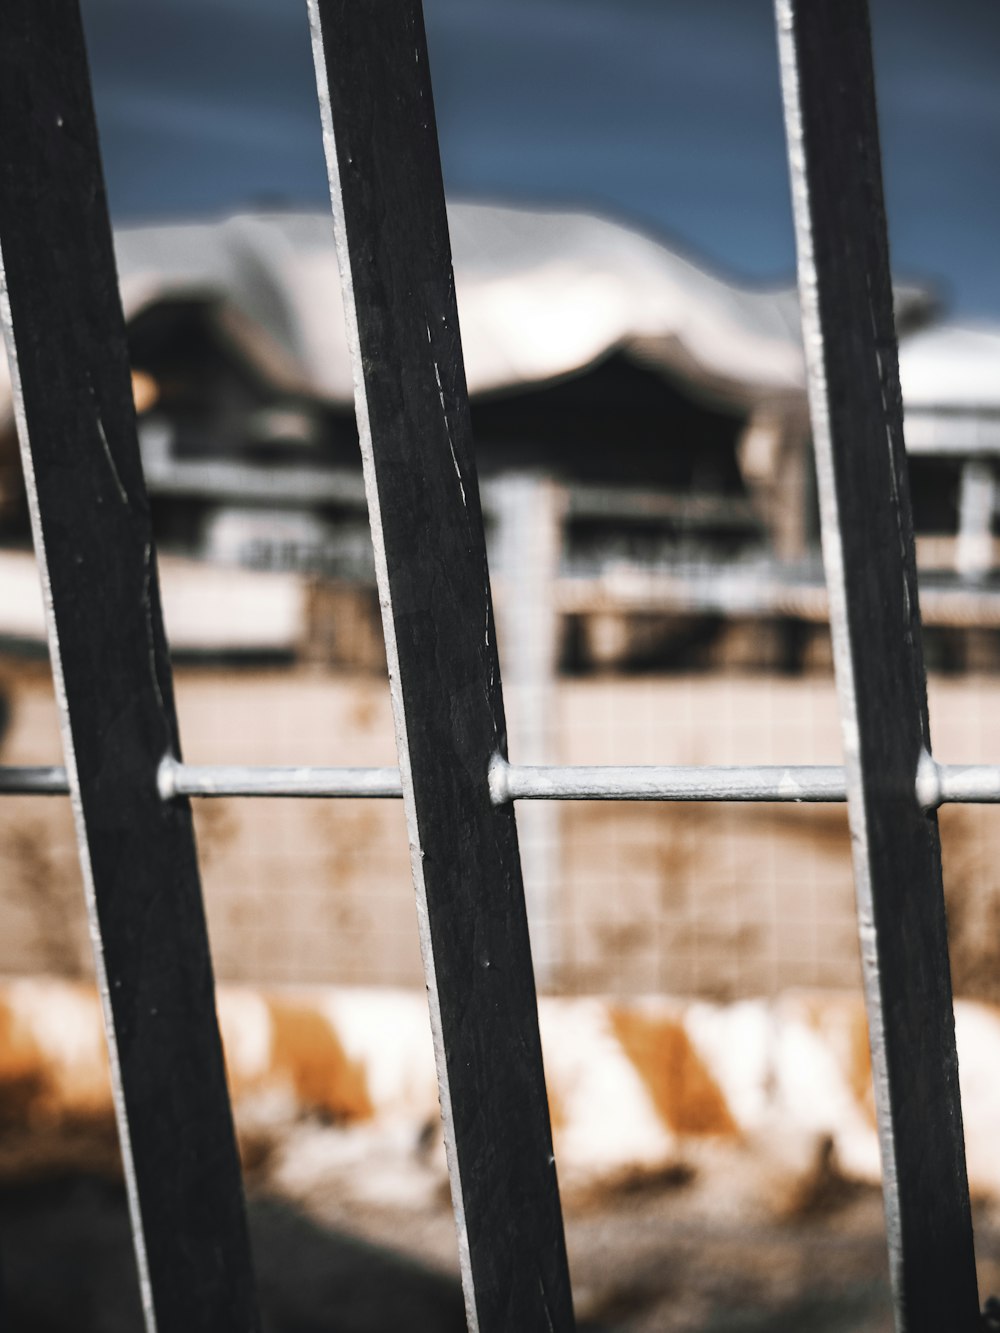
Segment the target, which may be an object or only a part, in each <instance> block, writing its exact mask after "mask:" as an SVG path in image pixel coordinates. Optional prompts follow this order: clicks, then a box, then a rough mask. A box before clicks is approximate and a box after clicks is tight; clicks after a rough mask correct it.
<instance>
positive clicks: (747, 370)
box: [0, 203, 926, 415]
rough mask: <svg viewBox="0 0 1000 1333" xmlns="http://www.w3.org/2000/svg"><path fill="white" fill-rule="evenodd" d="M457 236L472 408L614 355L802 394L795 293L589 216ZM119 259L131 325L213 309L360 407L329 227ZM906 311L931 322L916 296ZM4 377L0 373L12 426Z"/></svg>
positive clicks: (510, 222) (720, 397)
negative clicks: (143, 316)
mask: <svg viewBox="0 0 1000 1333" xmlns="http://www.w3.org/2000/svg"><path fill="white" fill-rule="evenodd" d="M449 221H450V227H451V237H452V247H453V254H454V265H455V278H456V288H457V294H458V304H459V314H460V319H461V325H462V339H463V345H464V349H465V360H466V372H467V377H468V383H469V389H470V392H471V393H472V394H474V395H476V394H485V393H492V392H502V391H504V390H510V389H513V388H515V387H517V386H522V385H525V384H530V383H541V382H545V381H549V380H553V379H558V378H561V377H564V376H567V375H571V374H573V373H575V372H578V371H580V370H582V369H585V368H586V367H587V366H589V365H591V364H594V363H596V362H598V361H600V360H601V359H602V358H603V357H605V356H607V355H609V354H610V353H612V352H614V351H622V352H623V353H625V354H626V355H628V356H630V357H632V358H634V359H635V360H637V361H639V362H641V363H643V364H646V365H648V366H650V367H651V368H653V369H656V370H659V371H661V372H662V373H664V374H667V375H671V376H675V377H677V378H680V379H682V380H683V381H684V382H685V383H686V384H687V385H688V386H689V388H690V389H691V390H692V391H693V392H695V393H698V394H700V395H702V396H704V397H705V398H707V399H708V400H710V401H713V402H716V403H729V404H732V405H733V406H734V407H737V408H748V407H750V406H752V405H753V404H754V403H756V402H758V401H760V400H762V399H771V398H774V397H775V396H784V395H786V394H788V393H793V394H800V393H802V392H803V384H804V370H803V356H802V344H801V334H800V329H799V314H798V301H797V297H796V293H795V291H794V289H792V288H782V289H773V290H752V289H749V288H741V287H737V286H734V285H732V284H731V283H729V282H726V281H724V280H722V279H720V278H718V277H716V276H714V275H712V274H709V273H707V272H705V271H704V270H702V269H700V268H698V267H697V265H695V264H693V263H691V262H690V261H689V260H687V259H684V258H682V257H681V256H679V255H677V254H675V253H673V252H672V251H671V250H669V249H668V248H667V247H666V246H664V245H662V244H660V243H658V242H657V241H655V240H653V239H651V238H649V237H647V236H645V235H643V234H641V233H639V232H636V231H634V230H631V229H630V228H628V227H626V226H623V225H622V224H620V223H616V222H611V221H608V220H606V219H603V218H599V217H594V216H591V215H589V214H583V213H570V212H541V211H536V210H530V209H524V208H513V207H503V206H493V205H485V204H472V203H454V204H451V205H450V206H449ZM115 246H116V251H117V256H118V265H119V272H120V276H121V283H122V295H123V301H124V305H125V310H126V314H127V316H129V317H132V316H134V315H135V314H136V313H138V312H139V311H140V310H141V309H142V308H143V307H145V306H147V305H149V304H151V303H155V302H156V301H159V300H163V299H170V298H175V299H176V298H184V297H192V298H193V297H200V298H208V299H210V300H211V301H213V302H214V303H215V309H216V314H217V317H218V318H219V319H221V320H224V321H225V323H226V327H227V331H228V332H229V334H230V335H232V336H235V337H237V338H238V339H239V341H240V343H241V346H242V347H243V349H244V351H245V352H246V354H247V355H248V356H250V357H252V358H253V359H254V360H255V361H256V362H257V363H258V364H259V365H261V367H262V368H263V369H264V370H265V372H266V373H267V374H269V375H270V376H272V377H273V378H274V379H275V380H276V381H277V382H284V383H287V384H293V385H296V386H298V387H301V388H304V389H308V390H311V391H313V392H316V393H319V394H321V395H322V396H324V397H326V398H328V399H330V400H332V401H334V402H340V403H344V404H348V403H350V402H351V401H352V397H353V394H352V375H351V365H350V357H349V354H348V348H347V340H346V334H345V329H344V319H343V309H342V305H341V297H340V282H339V277H338V273H337V264H336V256H335V253H334V246H333V236H332V223H331V220H330V217H329V214H327V213H280V214H264V215H258V214H245V215H236V216H234V217H230V218H227V219H224V220H222V221H215V222H198V223H190V224H170V225H164V226H144V227H133V228H127V229H122V230H119V231H118V232H117V233H116V236H115ZM897 302H898V304H899V305H900V306H901V308H902V306H903V303H904V302H905V303H907V304H908V305H909V307H910V309H911V310H912V309H913V308H916V309H917V310H919V311H921V312H922V311H923V309H924V307H925V306H926V300H925V297H924V295H923V294H922V293H920V292H914V291H913V290H912V289H911V290H910V291H909V292H901V293H899V295H898V297H897ZM5 370H6V367H5V365H3V363H2V361H0V415H2V414H3V412H4V409H5V408H7V409H8V410H9V385H8V384H7V383H6V375H5V374H4V373H3V372H4V371H5Z"/></svg>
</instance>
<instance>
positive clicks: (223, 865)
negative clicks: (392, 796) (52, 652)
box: [0, 660, 1000, 998]
mask: <svg viewBox="0 0 1000 1333" xmlns="http://www.w3.org/2000/svg"><path fill="white" fill-rule="evenodd" d="M0 690H2V691H3V692H4V693H5V694H6V696H7V699H8V701H9V703H10V705H11V709H12V715H11V722H10V727H9V730H8V732H7V734H6V736H5V738H4V741H3V744H2V747H0V762H4V763H52V762H56V763H57V762H60V751H59V741H58V730H57V726H56V720H55V709H54V704H53V700H52V694H51V687H50V684H49V680H48V671H47V667H46V666H45V665H44V664H42V663H36V664H25V663H23V662H17V661H13V660H7V661H6V662H2V663H0ZM177 690H178V700H179V708H180V712H181V727H182V736H183V739H184V746H185V756H186V758H188V759H189V760H191V761H192V762H201V763H212V762H216V763H222V762H231V763H240V762H245V763H265V762H268V763H317V764H320V763H322V764H357V765H368V764H373V765H380V764H391V763H393V762H394V744H393V737H392V727H391V720H390V714H389V703H388V690H387V686H386V684H385V682H384V681H383V680H380V679H377V678H372V677H345V676H334V675H328V674H324V673H322V672H320V671H316V670H311V669H309V668H304V667H302V668H295V669H291V670H285V669H282V670H278V669H276V670H268V671H263V670H255V671H240V672H234V671H222V670H214V669H213V670H210V669H193V668H191V667H185V668H181V669H180V670H179V671H178V674H177ZM556 711H557V727H556V734H557V738H558V741H557V744H558V750H559V753H558V754H556V755H553V759H554V760H558V761H559V762H564V763H683V764H690V763H750V762H768V763H782V762H789V763H837V762H839V758H840V747H839V735H838V725H837V718H836V709H835V703H834V697H833V688H832V683H831V681H830V680H829V679H828V678H827V677H824V676H816V677H805V678H800V679H780V678H777V677H771V678H760V677H757V678H754V677H737V678H732V679H723V678H720V677H717V676H687V677H671V678H656V679H653V678H648V679H633V680H621V679H600V680H598V679H587V680H564V681H561V682H560V684H559V686H558V688H557V693H556ZM931 718H932V729H933V734H934V737H935V752H936V754H937V756H938V758H940V759H942V760H945V761H948V762H987V761H996V760H997V759H998V757H1000V681H997V680H995V679H991V678H985V677H981V678H963V679H961V680H959V679H954V678H951V679H938V680H934V681H932V686H931ZM516 758H517V756H516V755H512V759H514V760H515V761H516ZM196 822H197V830H198V839H199V848H200V853H201V861H202V867H203V875H204V882H205V892H206V900H207V906H208V915H209V923H210V929H211V933H212V941H213V949H214V954H215V959H216V967H217V971H218V974H219V975H220V976H221V977H225V978H228V979H232V980H254V981H271V982H277V981H304V982H305V981H336V982H345V983H397V984H420V982H421V970H420V962H419V956H418V949H417V943H416V925H415V913H414V909H413V901H412V889H411V886H410V880H409V866H408V858H407V848H406V836H405V829H404V824H403V815H402V808H401V805H400V803H399V802H390V801H385V802H378V801H285V800H269V801H264V800H255V801H250V800H240V801H236V800H221V801H200V802H198V803H197V804H196ZM559 824H560V835H561V843H562V852H561V858H560V861H559V863H558V876H557V882H556V883H555V884H554V886H553V908H552V920H553V926H554V935H555V938H556V941H557V953H558V956H559V958H560V962H559V965H558V967H557V971H556V984H557V986H558V987H559V988H560V989H564V990H569V991H576V990H583V991H602V992H619V993H640V992H646V991H666V992H673V993H695V994H701V995H706V996H711V997H716V998H730V997H733V996H738V995H748V994H770V993H774V992H775V991H777V990H779V989H781V988H783V987H785V986H789V985H800V984H807V985H850V984H853V983H854V982H855V981H856V980H857V976H858V972H857V967H858V964H857V946H856V939H855V927H854V915H853V889H852V885H851V875H850V865H849V843H848V837H847V831H846V817H845V813H844V811H843V810H842V809H838V808H836V807H822V806H789V805H784V806H766V805H762V806H742V807H738V806H732V805H729V806H718V805H660V804H650V805H638V804H598V803H588V804H579V805H564V806H562V807H560V814H559ZM942 830H943V838H944V847H945V875H946V884H947V886H948V899H949V912H950V924H951V932H952V941H953V961H954V965H955V969H956V982H957V988H958V989H959V990H962V991H964V992H965V993H967V994H979V995H984V996H989V997H991V998H1000V979H998V978H1000V809H997V808H990V807H963V808H950V809H946V810H945V811H944V812H943V815H942ZM89 966H90V964H89V944H88V938H87V930H86V924H85V921H84V917H83V911H82V891H81V889H80V884H79V873H78V870H77V867H76V860H75V848H74V843H73V833H72V823H71V819H70V815H69V809H68V802H67V801H66V800H64V799H61V798H51V797H49V798H45V797H32V798H28V797H9V798H6V799H4V800H2V801H0V971H2V972H8V973H32V972H39V971H49V972H58V973H63V974H86V972H87V971H88V970H89Z"/></svg>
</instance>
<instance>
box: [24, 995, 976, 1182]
mask: <svg viewBox="0 0 1000 1333" xmlns="http://www.w3.org/2000/svg"><path fill="white" fill-rule="evenodd" d="M218 1003H219V1017H220V1023H221V1027H222V1032H223V1039H224V1043H225V1048H226V1061H227V1066H228V1070H229V1078H230V1085H231V1089H232V1096H233V1106H234V1112H235V1118H236V1123H237V1127H238V1130H239V1133H240V1138H241V1143H242V1145H243V1148H244V1154H245V1158H246V1160H247V1163H248V1165H250V1166H252V1165H253V1164H255V1163H257V1164H263V1166H262V1169H263V1170H265V1171H266V1172H267V1173H268V1178H269V1179H270V1180H271V1182H272V1183H274V1184H277V1185H278V1186H284V1187H287V1188H288V1189H289V1190H291V1191H292V1192H293V1193H294V1192H302V1191H304V1190H306V1191H307V1190H308V1189H309V1188H310V1183H313V1184H315V1183H316V1182H318V1181H319V1180H321V1179H325V1180H330V1179H331V1178H332V1177H336V1176H338V1175H340V1174H343V1173H348V1174H350V1175H352V1178H353V1180H354V1183H355V1184H356V1185H357V1187H358V1188H359V1189H363V1190H366V1191H367V1192H368V1193H369V1194H370V1193H371V1192H372V1191H374V1192H376V1193H379V1194H380V1195H383V1196H395V1195H400V1196H405V1195H407V1193H408V1192H410V1193H413V1192H414V1191H417V1193H418V1194H419V1192H420V1191H421V1190H426V1189H427V1188H439V1187H440V1185H441V1182H442V1179H443V1171H444V1165H443V1154H442V1153H441V1152H440V1147H439V1144H436V1143H435V1134H436V1131H435V1128H434V1127H435V1126H436V1125H437V1116H438V1111H437V1088H436V1081H435V1072H434V1062H433V1056H432V1048H431V1039H430V1032H429V1026H428V1020H427V1010H426V1002H425V999H424V997H423V995H421V994H419V993H416V992H410V991H393V990H367V989H348V988H339V987H317V988H309V989H296V990H261V989H251V988H246V987H227V986H222V987H220V989H219V1000H218ZM539 1021H540V1026H541V1031H542V1044H543V1049H544V1054H545V1065H546V1076H547V1081H548V1088H549V1100H550V1109H551V1113H552V1125H553V1136H554V1140H555V1149H556V1157H557V1162H558V1165H559V1173H560V1179H561V1181H562V1183H563V1185H564V1186H565V1187H566V1188H568V1189H569V1190H574V1189H576V1188H592V1187H598V1186H601V1185H606V1184H609V1183H614V1182H616V1181H620V1180H622V1179H623V1178H635V1177H636V1176H642V1175H644V1174H650V1175H652V1174H657V1173H661V1172H664V1171H669V1170H672V1169H675V1168H677V1167H692V1166H693V1167H694V1168H696V1169H697V1170H705V1169H710V1166H711V1163H712V1161H713V1160H715V1161H720V1162H722V1161H725V1162H726V1163H728V1164H729V1166H728V1167H727V1169H729V1167H731V1165H732V1163H733V1161H734V1160H737V1159H739V1160H742V1161H744V1162H749V1161H753V1162H756V1163H757V1165H758V1166H759V1168H760V1170H759V1172H758V1177H759V1180H760V1181H761V1182H762V1183H763V1182H764V1181H765V1180H768V1179H770V1180H771V1181H772V1183H773V1181H774V1180H775V1179H778V1180H780V1182H781V1188H782V1189H783V1190H784V1191H785V1193H786V1195H787V1196H788V1197H789V1198H793V1197H795V1196H796V1189H797V1188H798V1186H802V1187H803V1188H808V1185H809V1180H810V1176H811V1175H814V1174H815V1171H816V1169H817V1163H818V1162H820V1161H822V1162H824V1163H825V1164H827V1166H828V1165H829V1163H830V1162H831V1161H832V1162H835V1163H836V1167H837V1169H838V1170H839V1172H840V1173H841V1174H842V1175H844V1176H846V1177H848V1178H850V1179H856V1180H861V1181H870V1182H874V1181H877V1179H878V1176H879V1157H878V1145H877V1140H876V1134H875V1115H874V1104H873V1099H872V1091H871V1075H870V1068H869V1060H868V1046H867V1031H866V1027H865V1016H864V1009H863V1006H862V1003H861V1000H860V998H859V997H856V996H853V995H848V994H841V993H823V992H797V993H790V994H787V995H784V996H782V997H780V998H778V999H775V1000H747V1001H741V1002H737V1003H733V1004H728V1005H719V1004H709V1003H703V1002H698V1001H681V1000H671V999H666V998H655V999H645V1000H634V1001H610V1000H606V999H597V998H583V999H557V998H544V997H543V999H542V1000H541V1002H540V1005H539ZM956 1025H957V1031H958V1049H959V1063H960V1071H961V1082H962V1092H963V1104H964V1115H965V1131H966V1143H967V1152H968V1161H969V1174H970V1180H971V1184H972V1188H973V1191H974V1193H976V1194H979V1195H984V1196H992V1197H998V1198H1000V1136H998V1135H997V1133H996V1126H997V1124H1000V1010H998V1009H995V1008H993V1007H990V1006H986V1005H982V1004H978V1003H973V1002H969V1001H960V1002H959V1003H958V1004H957V1006H956ZM0 1123H2V1125H3V1127H4V1133H3V1134H2V1135H0V1176H3V1175H7V1176H8V1177H9V1176H11V1175H16V1174H23V1173H24V1172H25V1171H29V1170H30V1171H35V1170H39V1169H42V1168H46V1167H48V1168H53V1167H60V1168H64V1167H66V1166H85V1167H88V1168H91V1169H93V1167H94V1166H95V1165H96V1166H98V1167H100V1166H102V1165H103V1164H104V1163H105V1162H106V1161H108V1160H110V1159H112V1158H113V1148H114V1123H113V1110H112V1102H111V1092H110V1080H109V1076H108V1068H107V1058H106V1054H105V1050H104V1040H103V1033H102V1026H101V1015H100V1007H99V1004H98V1000H97V996H96V994H95V992H94V990H93V989H92V988H88V987H87V986H84V985H80V984H75V983H69V982H63V981H55V980H41V979H12V980H8V981H3V982H0ZM770 1187H771V1186H769V1188H770ZM789 1191H790V1193H789ZM414 1197H416V1195H415V1196H414Z"/></svg>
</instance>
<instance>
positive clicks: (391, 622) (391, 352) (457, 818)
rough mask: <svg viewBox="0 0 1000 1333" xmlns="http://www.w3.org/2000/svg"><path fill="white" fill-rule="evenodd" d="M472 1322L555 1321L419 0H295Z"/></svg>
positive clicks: (504, 1326)
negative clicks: (316, 130)
mask: <svg viewBox="0 0 1000 1333" xmlns="http://www.w3.org/2000/svg"><path fill="white" fill-rule="evenodd" d="M310 15H311V21H312V27H313V46H314V53H315V58H316V67H317V81H318V85H319V95H320V103H321V108H322V117H323V132H324V134H323V137H324V141H325V145H326V152H327V162H328V166H329V173H330V189H331V195H332V199H333V210H334V218H335V231H336V239H337V250H338V257H339V260H340V265H341V279H342V283H343V289H344V302H345V307H346V313H347V326H348V336H349V338H350V340H351V343H352V349H353V355H354V371H355V394H356V402H357V414H358V427H359V432H360V436H361V441H362V452H363V456H364V465H365V478H366V484H367V489H368V502H369V511H370V516H371V524H372V534H373V537H374V542H375V556H376V569H377V574H378V584H379V597H380V600H381V603H382V609H383V624H384V628H385V638H386V654H387V658H388V662H389V675H390V684H391V691H392V701H393V710H394V717H395V723H396V735H397V744H398V749H399V762H400V772H401V775H402V781H403V793H404V802H405V806H406V815H407V821H408V825H409V833H410V846H411V858H412V865H413V877H414V883H415V886H416V892H417V907H418V917H419V923H420V935H421V947H422V950H423V955H424V964H425V969H426V975H427V983H428V992H429V996H430V1004H431V1017H432V1027H433V1030H434V1038H435V1046H436V1052H437V1060H438V1077H439V1083H440V1090H441V1106H442V1113H443V1117H444V1123H445V1137H446V1144H447V1148H448V1155H449V1166H450V1169H451V1180H452V1198H453V1201H454V1205H455V1215H456V1220H457V1226H458V1236H459V1253H460V1259H461V1263H462V1269H463V1280H464V1284H465V1293H466V1306H467V1310H468V1318H469V1325H470V1328H472V1329H473V1330H476V1329H478V1330H481V1333H501V1331H502V1330H510V1329H515V1328H516V1329H518V1330H519V1331H523V1333H535V1331H536V1330H537V1333H553V1331H554V1330H555V1331H560V1333H561V1331H563V1330H569V1329H571V1328H572V1327H573V1312H572V1303H571V1298H570V1290H569V1280H568V1271H567V1264H566V1251H565V1243H564V1239H563V1224H562V1215H561V1212H560V1207H559V1193H558V1188H557V1185H556V1173H555V1164H554V1160H553V1156H552V1143H551V1131H550V1127H549V1117H548V1107H547V1103H546V1095H545V1082H544V1077H543V1073H542V1057H541V1045H540V1041H539V1036H538V1015H537V1011H536V1004H535V986H534V978H533V976H532V968H531V950H530V946H529V942H528V925H527V919H526V914H525V905H524V891H523V887H522V883H521V869H520V862H519V857H518V846H517V835H516V831H515V826H514V812H513V809H512V808H511V807H510V805H506V806H502V807H496V806H494V805H493V803H492V801H491V799H490V789H489V781H488V770H489V764H490V760H491V758H492V757H493V755H494V754H496V753H497V752H498V751H504V750H505V748H506V735H505V722H504V712H503V701H502V698H501V691H500V673H499V666H498V661H497V652H496V637H495V633H494V627H493V610H492V606H491V599H490V587H489V576H488V573H487V568H486V548H485V541H484V534H483V521H482V512H481V509H480V500H479V488H478V482H477V477H476V469H475V461H474V458H473V450H472V436H471V428H470V422H469V411H468V402H467V396H466V386H465V370H464V366H463V361H462V349H461V343H460V340H459V332H458V318H457V311H456V305H455V287H454V278H453V276H452V266H451V249H450V243H449V238H448V227H447V218H446V215H445V206H444V188H443V185H442V181H441V167H440V162H439V158H438V145H437V133H436V128H435V121H434V109H433V104H432V99H431V86H430V75H429V71H428V67H427V49H426V43H425V38H424V28H423V16H422V13H421V6H420V4H419V0H399V3H397V4H392V5H386V4H383V3H380V2H379V0H310Z"/></svg>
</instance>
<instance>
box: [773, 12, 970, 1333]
mask: <svg viewBox="0 0 1000 1333" xmlns="http://www.w3.org/2000/svg"><path fill="white" fill-rule="evenodd" d="M776 10H777V18H778V30H779V42H780V48H781V65H782V78H783V83H784V94H785V112H786V123H787V130H788V141H789V158H790V162H791V173H792V194H793V200H794V207H795V226H796V236H797V241H798V253H799V291H800V294H801V299H802V315H803V329H804V334H805V342H806V355H807V361H808V370H809V398H810V409H811V414H812V421H813V436H814V441H815V449H816V459H817V469H818V473H819V484H820V507H821V518H822V527H823V550H824V559H825V563H826V573H827V584H828V587H829V595H830V610H831V624H832V629H833V637H834V654H835V664H836V671H837V682H838V691H839V696H840V706H841V718H842V725H843V734H844V748H845V759H846V765H845V766H846V772H847V788H848V804H849V810H850V818H851V831H852V838H853V843H854V857H855V879H856V884H857V898H858V917H859V927H860V935H861V952H862V963H863V968H864V978H865V988H866V998H867V1005H868V1020H869V1036H870V1040H871V1047H872V1057H873V1067H874V1077H875V1094H876V1104H877V1110H878V1120H879V1135H880V1141H881V1146H882V1160H883V1179H884V1192H885V1204H886V1220H887V1227H888V1233H889V1256H890V1268H891V1274H892V1282H893V1291H894V1300H895V1309H896V1326H897V1329H898V1330H899V1333H903V1331H904V1330H905V1331H906V1333H940V1330H942V1329H949V1330H953V1331H955V1333H962V1331H963V1330H970V1331H971V1330H972V1329H975V1328H977V1327H978V1326H979V1317H978V1298H977V1293H976V1272H975V1264H974V1257H973V1248H972V1225H971V1219H970V1210H969V1191H968V1182H967V1179H966V1171H965V1153H964V1144H963V1137H962V1114H961V1104H960V1101H959V1092H958V1068H957V1057H956V1053H955V1028H954V1016H953V1012H952V996H951V979H950V972H949V966H948V941H947V933H946V925H945V914H944V899H943V893H942V885H941V854H940V845H939V840H938V830H937V821H936V818H935V816H934V814H933V813H928V812H925V810H923V809H922V808H921V804H920V803H919V802H918V801H917V800H916V799H915V798H914V783H915V780H916V777H917V772H918V768H919V767H920V761H921V755H922V754H923V753H924V752H925V751H926V752H929V750H930V739H929V728H928V719H927V698H926V680H925V674H924V663H923V655H922V648H921V637H920V618H919V611H918V606H917V580H916V562H915V555H914V541H913V518H912V513H911V509H910V499H909V481H908V476H907V465H906V455H905V451H904V447H903V429H902V400H901V396H900V390H899V370H898V365H897V356H896V338H895V330H894V326H893V307H892V287H891V282H890V271H889V255H888V242H887V236H886V226H885V211H884V204H883V197H882V179H881V161H880V155H879V141H878V125H877V118H876V109H875V92H874V78H873V72H872V59H871V41H870V35H869V25H868V12H867V3H866V0H777V3H776ZM924 785H925V786H928V785H929V784H928V783H927V782H926V765H925V778H924Z"/></svg>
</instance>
